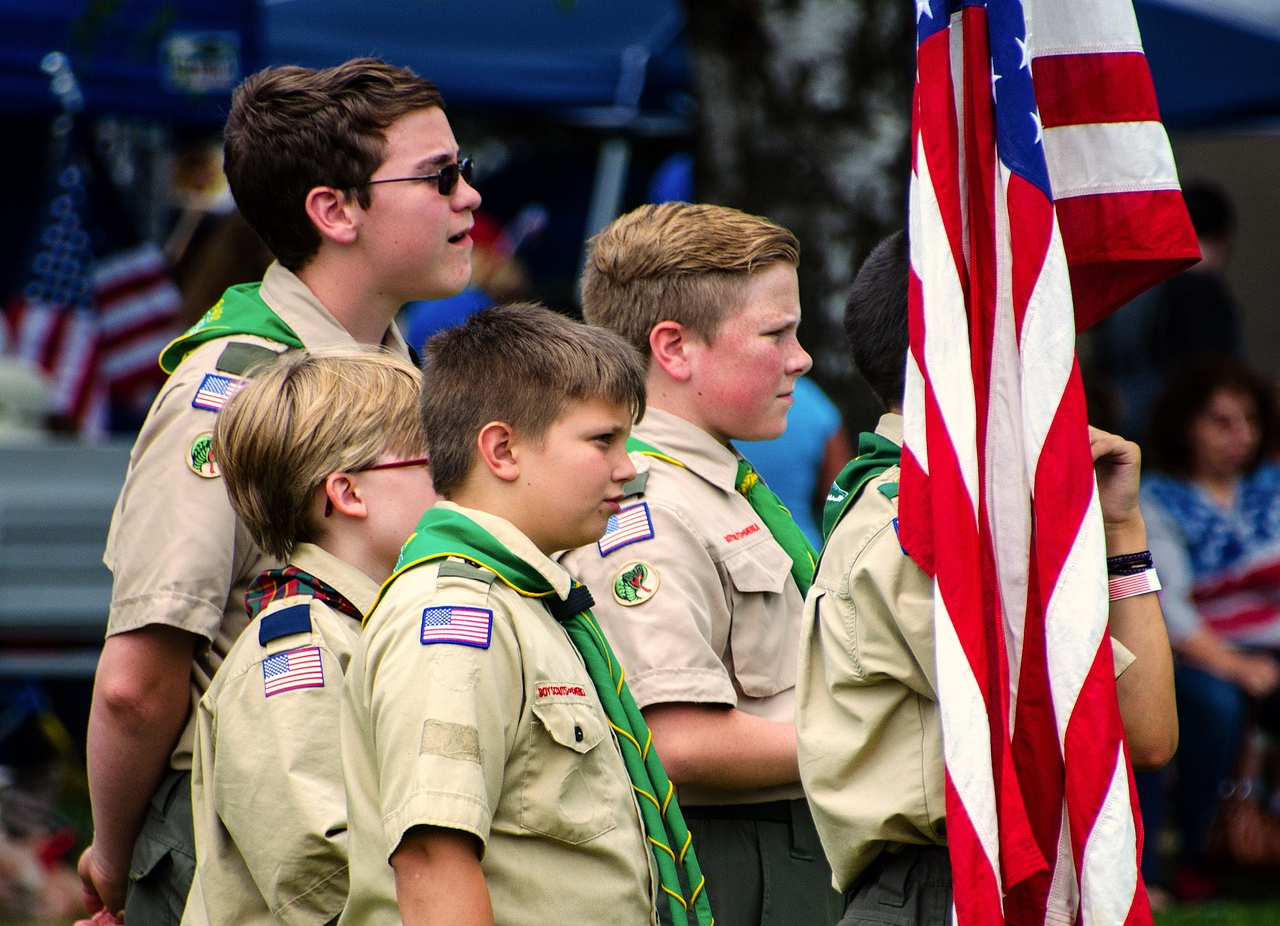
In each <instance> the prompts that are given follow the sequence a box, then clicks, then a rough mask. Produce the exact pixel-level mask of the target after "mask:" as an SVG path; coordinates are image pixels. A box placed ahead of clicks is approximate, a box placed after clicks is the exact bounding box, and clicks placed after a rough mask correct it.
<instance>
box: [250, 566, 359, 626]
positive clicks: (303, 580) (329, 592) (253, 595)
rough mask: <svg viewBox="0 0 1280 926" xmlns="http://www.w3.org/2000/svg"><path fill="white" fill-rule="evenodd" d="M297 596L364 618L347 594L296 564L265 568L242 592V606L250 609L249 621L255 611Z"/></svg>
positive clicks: (255, 613) (355, 617)
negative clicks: (279, 567)
mask: <svg viewBox="0 0 1280 926" xmlns="http://www.w3.org/2000/svg"><path fill="white" fill-rule="evenodd" d="M297 595H310V596H311V597H312V598H319V599H320V600H321V601H323V602H324V603H325V604H327V605H328V606H329V607H331V608H333V609H334V610H335V611H338V612H340V613H342V614H345V615H347V617H350V618H352V619H354V620H357V621H363V620H364V615H363V614H361V613H360V609H359V608H357V607H356V606H355V605H353V604H352V603H351V602H350V601H349V600H348V599H347V596H346V595H344V594H342V592H340V591H338V590H337V589H336V588H334V587H333V586H332V585H329V584H328V583H327V582H325V581H324V580H323V579H317V578H316V577H315V576H313V575H312V574H311V573H309V572H303V571H302V570H301V569H299V568H298V567H297V566H285V567H284V568H283V569H268V570H267V571H266V572H264V573H262V574H261V575H260V576H258V577H257V578H256V579H254V580H253V584H252V585H250V586H249V589H248V591H246V592H245V593H244V606H245V609H246V610H247V611H248V612H249V620H253V619H254V618H255V617H257V616H258V612H259V611H261V610H262V609H263V608H265V607H266V606H267V605H269V604H271V603H272V602H273V601H279V600H280V599H281V598H292V597H294V596H297Z"/></svg>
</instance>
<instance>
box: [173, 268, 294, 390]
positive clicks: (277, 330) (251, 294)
mask: <svg viewBox="0 0 1280 926" xmlns="http://www.w3.org/2000/svg"><path fill="white" fill-rule="evenodd" d="M261 286H262V284H261V283H241V284H240V285H238V286H233V287H231V288H230V289H228V290H227V291H226V292H225V293H223V294H222V298H221V299H219V300H218V301H217V302H216V303H214V306H213V308H211V309H210V310H209V311H208V312H205V313H204V317H203V318H201V319H200V321H198V322H196V323H195V324H194V325H192V326H191V327H190V328H188V329H187V331H186V333H185V334H183V335H181V336H180V337H178V338H176V339H175V340H173V341H171V342H170V343H169V345H168V346H167V347H166V348H165V349H164V350H163V351H161V352H160V369H162V370H164V371H165V372H166V373H172V372H173V371H174V370H176V369H177V368H178V364H180V363H182V358H184V357H186V356H187V354H189V353H191V352H192V351H193V350H195V349H196V348H197V347H199V346H200V345H201V344H204V343H205V342H206V341H213V340H215V339H217V338H225V337H227V336H228V335H236V334H256V335H258V336H259V337H263V338H267V339H269V340H272V341H275V342H277V343H279V344H285V345H287V346H289V347H295V348H300V347H302V346H303V345H302V339H301V338H299V337H298V336H297V335H296V334H294V332H293V329H292V328H290V327H289V326H288V325H287V324H286V323H285V321H284V319H282V318H281V317H280V316H279V315H277V314H276V313H275V312H273V311H271V307H270V306H268V305H267V304H266V303H265V302H263V301H262V297H261V296H259V295H258V289H259V287H261Z"/></svg>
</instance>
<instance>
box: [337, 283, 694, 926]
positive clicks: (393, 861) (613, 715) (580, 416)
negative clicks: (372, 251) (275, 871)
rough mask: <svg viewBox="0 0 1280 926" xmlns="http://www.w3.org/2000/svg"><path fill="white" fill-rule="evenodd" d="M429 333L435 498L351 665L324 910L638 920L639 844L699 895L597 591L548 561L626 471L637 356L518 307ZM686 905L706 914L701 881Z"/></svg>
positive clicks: (375, 923) (536, 920)
mask: <svg viewBox="0 0 1280 926" xmlns="http://www.w3.org/2000/svg"><path fill="white" fill-rule="evenodd" d="M425 351H426V363H425V366H424V378H423V387H422V405H421V409H422V417H423V423H424V425H425V427H426V431H427V444H428V449H429V451H430V453H431V459H432V471H433V476H434V478H435V481H436V489H437V491H438V492H439V493H440V495H441V496H442V497H443V498H445V499H447V500H446V501H442V502H440V503H439V504H437V505H436V506H435V507H434V508H433V509H432V510H431V511H429V512H427V514H426V515H425V516H424V517H423V519H422V521H421V523H420V524H419V525H418V531H417V533H416V534H415V535H414V536H413V537H412V538H411V539H410V540H409V542H408V543H407V544H406V545H405V549H404V552H403V553H402V554H401V559H400V563H399V565H398V567H397V570H396V572H395V574H394V575H393V576H392V578H391V579H390V581H389V582H388V583H387V584H386V585H385V586H384V587H383V591H382V596H381V598H380V599H379V602H378V604H377V605H376V606H375V608H374V611H373V614H372V615H371V616H370V617H369V620H368V625H367V627H366V628H365V631H364V634H363V635H362V636H361V638H360V643H359V647H358V649H357V652H356V656H355V658H354V660H353V661H352V664H351V669H350V671H349V673H348V676H347V688H346V694H345V696H344V701H343V713H342V754H343V763H344V771H345V775H346V782H347V803H348V807H349V810H350V817H351V830H350V837H351V844H350V858H351V897H350V900H349V901H348V904H347V907H346V909H345V910H344V911H343V915H342V919H341V921H340V922H341V923H342V924H345V926H392V924H399V923H401V922H404V923H415V924H416V923H426V922H431V923H448V924H450V926H469V924H483V926H492V924H494V923H501V924H503V926H534V924H543V923H547V922H552V921H554V922H556V923H558V924H563V926H575V924H582V926H587V924H591V926H594V924H598V923H602V922H609V923H628V924H640V923H653V922H654V917H655V913H654V903H655V892H656V889H657V884H656V879H655V877H654V876H653V874H652V872H651V861H650V849H649V843H648V841H647V840H651V841H653V843H654V845H655V846H656V847H658V848H656V849H655V851H654V853H653V854H654V857H655V859H656V860H657V862H658V868H659V872H660V873H661V878H662V882H663V892H664V893H668V894H669V896H671V897H673V898H676V897H679V895H680V894H681V893H682V892H681V889H680V886H679V883H678V881H677V880H676V871H675V868H674V865H673V860H675V859H677V858H679V859H682V860H684V861H686V862H687V863H690V865H689V867H687V868H686V871H685V873H686V875H687V876H688V879H689V883H690V884H691V885H692V886H693V888H694V891H693V893H695V894H701V887H702V884H701V877H700V875H699V874H698V872H697V868H696V864H694V861H695V860H694V856H693V853H692V850H691V849H688V833H687V831H685V829H684V825H683V822H682V821H680V820H679V816H678V805H677V804H676V803H675V801H674V800H673V799H672V789H671V786H670V783H669V782H668V781H667V780H666V776H665V774H663V773H662V771H661V767H660V766H659V765H658V764H657V761H656V757H655V755H654V753H653V751H652V750H651V749H649V747H648V743H649V739H648V735H647V731H646V730H645V729H644V727H643V722H642V721H640V720H639V711H638V709H636V708H635V705H634V702H631V701H630V694H629V692H628V691H627V689H626V687H625V685H624V684H623V682H622V675H621V671H620V668H619V666H618V663H617V661H616V660H615V659H613V657H612V655H611V654H610V653H609V650H608V646H607V644H606V643H604V640H603V637H602V636H601V634H600V631H599V628H598V627H597V626H596V625H595V622H594V620H593V619H592V618H591V617H590V610H589V608H590V595H588V594H586V592H585V590H584V589H583V588H582V587H581V586H580V585H578V584H577V583H576V582H575V581H574V580H573V578H572V577H571V576H570V575H569V573H568V572H566V571H565V570H564V568H563V567H561V566H559V565H558V564H556V563H555V562H554V561H553V560H552V559H551V558H550V557H551V555H552V554H553V553H554V552H555V551H557V550H562V549H565V548H567V547H574V546H579V545H581V544H584V543H589V542H591V541H592V540H594V539H596V538H599V536H600V534H601V533H603V531H604V527H605V522H606V521H608V519H609V518H610V517H611V516H612V515H613V514H615V513H616V512H617V510H618V501H619V500H620V499H621V498H622V495H623V492H622V486H623V484H625V483H626V482H627V481H628V480H630V479H631V478H632V477H634V476H635V469H634V467H633V466H632V465H631V462H630V461H629V459H628V457H627V452H626V439H627V435H628V433H629V432H630V430H631V424H632V422H633V421H634V420H635V419H636V418H637V417H639V415H640V414H641V413H642V412H643V410H644V374H643V368H642V365H641V362H640V359H639V357H637V356H636V354H635V352H634V351H633V350H632V349H631V348H630V347H628V346H627V344H626V343H625V342H624V341H622V339H621V338H618V337H617V336H616V335H614V334H612V333H610V332H607V331H602V330H600V329H593V328H588V327H586V326H584V325H581V324H578V323H576V322H573V321H570V320H568V319H566V318H564V317H562V316H559V315H557V314H555V313H554V312H550V311H548V310H546V309H542V308H539V307H536V306H528V305H514V306H506V307H502V308H497V309H489V310H487V311H484V312H481V313H479V314H477V315H474V316H472V317H471V318H470V319H469V320H467V321H466V322H464V323H463V324H462V325H459V326H457V327H455V328H451V329H447V330H446V331H444V332H442V333H440V334H438V335H436V336H435V337H433V338H432V339H431V340H430V341H428V342H427V345H426V348H425ZM571 641H572V642H571ZM602 673H603V674H602ZM628 705H629V709H628ZM620 706H621V712H619V711H620ZM611 730H613V731H614V732H615V733H616V739H615V735H614V734H613V733H611ZM637 763H639V764H637ZM638 801H639V805H640V806H637V802H638ZM642 817H643V821H644V822H643V825H642ZM388 860H389V861H390V865H388ZM684 903H686V901H685V900H684V899H683V898H681V899H680V900H679V901H678V902H677V903H675V904H674V905H675V906H676V907H677V908H680V905H681V904H684ZM694 907H695V909H697V910H698V912H699V921H700V922H702V923H704V924H709V921H710V917H709V911H707V910H706V901H705V898H703V899H701V900H698V901H696V902H695V903H694ZM680 909H681V913H683V912H684V911H683V908H680Z"/></svg>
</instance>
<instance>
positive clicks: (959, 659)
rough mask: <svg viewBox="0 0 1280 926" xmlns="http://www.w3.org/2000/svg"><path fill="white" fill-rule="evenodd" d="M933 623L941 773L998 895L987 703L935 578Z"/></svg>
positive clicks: (997, 842) (997, 844)
mask: <svg viewBox="0 0 1280 926" xmlns="http://www.w3.org/2000/svg"><path fill="white" fill-rule="evenodd" d="M933 622H934V645H935V647H936V649H937V663H938V713H939V716H940V718H941V720H942V751H943V755H944V758H945V761H946V768H947V772H948V773H949V774H950V776H951V783H952V785H953V786H954V787H955V789H956V793H957V795H958V796H959V798H960V803H962V804H963V805H964V808H965V811H966V812H967V813H968V815H969V821H970V823H972V825H973V830H974V832H975V833H976V834H977V837H978V841H979V842H980V843H981V844H982V851H983V854H985V855H986V857H987V861H988V863H990V865H991V872H992V875H993V876H994V878H995V881H996V888H997V891H998V892H999V893H1000V894H1001V895H1003V893H1004V889H1003V887H1002V885H1001V881H1000V861H999V859H1000V836H999V819H998V817H997V814H996V786H995V776H994V774H993V773H992V769H991V748H990V745H991V725H990V724H989V723H987V705H986V702H985V701H984V700H983V698H982V691H981V690H980V689H979V688H978V682H977V679H975V678H974V677H973V673H972V672H970V671H969V657H968V655H967V654H966V653H965V651H964V647H962V646H961V645H960V638H959V637H957V636H956V631H955V627H954V626H953V625H952V623H951V615H950V614H949V613H948V612H947V604H946V602H945V601H943V598H942V593H941V592H940V591H939V590H938V584H937V582H935V583H934V585H933Z"/></svg>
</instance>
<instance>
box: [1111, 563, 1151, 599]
mask: <svg viewBox="0 0 1280 926" xmlns="http://www.w3.org/2000/svg"><path fill="white" fill-rule="evenodd" d="M1158 591H1160V577H1159V576H1158V575H1156V571H1155V570H1154V569H1143V570H1142V571H1141V572H1131V573H1128V574H1126V575H1120V576H1112V577H1111V578H1110V579H1109V580H1108V581H1107V597H1108V598H1110V599H1111V600H1112V601H1119V600H1120V599H1121V598H1132V597H1133V596H1135V595H1146V594H1148V593H1149V592H1158Z"/></svg>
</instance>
